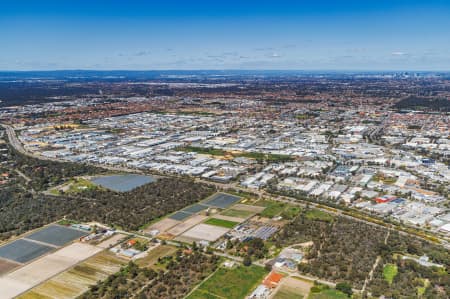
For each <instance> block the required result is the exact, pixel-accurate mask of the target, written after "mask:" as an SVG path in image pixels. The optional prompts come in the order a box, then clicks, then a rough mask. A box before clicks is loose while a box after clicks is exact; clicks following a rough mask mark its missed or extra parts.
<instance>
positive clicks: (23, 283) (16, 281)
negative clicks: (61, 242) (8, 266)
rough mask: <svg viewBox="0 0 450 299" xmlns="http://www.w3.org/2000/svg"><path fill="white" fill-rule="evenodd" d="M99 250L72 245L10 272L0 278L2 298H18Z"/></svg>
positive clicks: (90, 246)
mask: <svg viewBox="0 0 450 299" xmlns="http://www.w3.org/2000/svg"><path fill="white" fill-rule="evenodd" d="M101 250H102V249H101V248H98V247H95V246H92V245H88V244H83V243H74V244H71V245H69V246H67V247H64V248H62V249H60V250H58V251H55V252H53V253H51V254H49V255H46V256H44V257H42V258H40V259H37V260H35V261H33V262H31V263H29V264H27V265H25V266H23V267H22V268H20V269H17V270H16V271H13V272H10V273H8V274H6V275H4V276H2V277H0V290H2V296H3V297H2V298H13V297H15V296H18V295H20V294H21V293H23V292H25V291H27V290H28V289H31V288H33V287H35V286H36V285H38V284H40V283H42V282H43V281H45V280H47V279H49V278H51V277H53V276H54V275H56V274H58V273H60V272H62V271H65V270H67V269H68V268H70V267H72V266H74V265H76V264H77V263H79V262H81V261H83V260H85V259H87V258H88V257H91V256H93V255H95V254H96V253H98V252H100V251H101Z"/></svg>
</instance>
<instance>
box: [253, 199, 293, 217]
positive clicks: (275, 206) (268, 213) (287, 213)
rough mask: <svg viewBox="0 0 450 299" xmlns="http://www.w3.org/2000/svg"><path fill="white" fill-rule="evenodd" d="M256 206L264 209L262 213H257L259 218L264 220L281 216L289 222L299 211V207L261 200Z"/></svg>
mask: <svg viewBox="0 0 450 299" xmlns="http://www.w3.org/2000/svg"><path fill="white" fill-rule="evenodd" d="M257 204H258V205H259V206H263V207H266V208H265V209H264V211H262V212H260V213H259V215H260V216H262V217H266V218H273V217H275V216H281V217H283V218H284V219H288V220H290V219H293V218H294V217H295V216H297V215H298V214H299V213H300V211H301V209H300V207H297V206H294V205H290V204H286V203H283V202H278V201H271V200H263V201H260V202H258V203H257Z"/></svg>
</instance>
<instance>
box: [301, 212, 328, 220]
mask: <svg viewBox="0 0 450 299" xmlns="http://www.w3.org/2000/svg"><path fill="white" fill-rule="evenodd" d="M305 216H306V218H307V219H310V220H319V221H326V222H331V221H333V216H332V215H330V214H329V213H327V212H323V211H321V210H309V211H308V212H306V215H305Z"/></svg>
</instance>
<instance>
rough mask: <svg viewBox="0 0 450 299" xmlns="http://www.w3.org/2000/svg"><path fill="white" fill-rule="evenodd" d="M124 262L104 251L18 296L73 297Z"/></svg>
mask: <svg viewBox="0 0 450 299" xmlns="http://www.w3.org/2000/svg"><path fill="white" fill-rule="evenodd" d="M125 263H126V261H125V260H122V259H119V258H118V257H116V256H115V255H113V254H112V253H109V252H107V251H104V252H102V253H100V254H98V255H95V256H93V257H91V258H89V259H87V260H86V261H85V262H83V263H81V264H79V265H76V266H75V267H73V268H72V269H70V270H68V271H66V272H63V273H61V274H59V275H57V276H55V277H53V278H52V279H50V280H48V281H46V282H44V283H43V284H41V285H39V286H37V287H35V288H33V289H32V290H31V291H29V292H27V293H26V294H24V295H23V296H21V297H19V298H20V299H27V298H55V299H59V298H61V299H66V298H75V297H77V296H79V295H81V294H82V293H84V292H85V291H86V290H87V289H88V288H89V286H91V285H94V284H96V283H97V281H99V280H103V279H105V278H106V277H108V275H110V274H113V273H115V272H117V271H119V269H120V267H121V266H122V265H124V264H125Z"/></svg>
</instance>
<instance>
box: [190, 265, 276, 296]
mask: <svg viewBox="0 0 450 299" xmlns="http://www.w3.org/2000/svg"><path fill="white" fill-rule="evenodd" d="M266 274H267V272H266V270H265V269H264V268H262V267H259V266H255V265H253V266H250V267H244V266H238V267H236V268H233V269H225V268H220V269H219V270H218V271H217V272H216V273H214V275H213V276H211V277H210V278H209V279H208V280H206V281H204V282H203V283H202V284H201V285H200V286H199V287H198V289H197V290H196V291H195V292H193V293H192V294H191V295H189V296H188V297H187V299H200V298H203V299H204V298H233V299H243V298H245V297H246V296H247V295H248V294H249V293H250V292H251V291H252V290H253V289H255V288H256V286H257V285H258V284H260V283H261V281H262V279H263V278H264V276H265V275H266ZM237 286H238V287H237Z"/></svg>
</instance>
